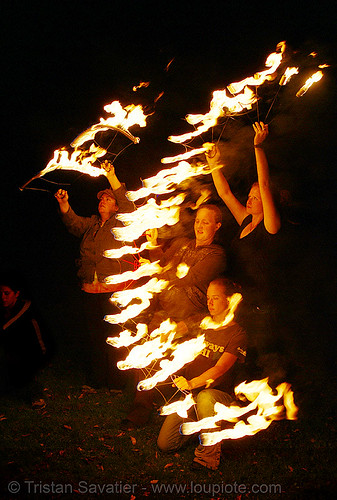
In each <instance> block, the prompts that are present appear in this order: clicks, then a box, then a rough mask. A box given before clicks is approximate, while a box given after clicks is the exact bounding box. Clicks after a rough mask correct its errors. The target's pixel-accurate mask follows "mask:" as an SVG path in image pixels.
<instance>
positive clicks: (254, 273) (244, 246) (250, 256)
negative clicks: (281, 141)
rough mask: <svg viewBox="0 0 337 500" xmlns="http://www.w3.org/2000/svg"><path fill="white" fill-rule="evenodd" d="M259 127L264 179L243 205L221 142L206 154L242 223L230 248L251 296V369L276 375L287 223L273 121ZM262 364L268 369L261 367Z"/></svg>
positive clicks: (234, 270) (246, 311)
mask: <svg viewBox="0 0 337 500" xmlns="http://www.w3.org/2000/svg"><path fill="white" fill-rule="evenodd" d="M253 129H254V132H255V135H254V150H255V158H256V167H257V179H258V181H257V182H256V183H255V184H253V186H252V187H251V189H250V192H249V195H248V201H247V203H246V205H242V204H241V203H240V201H239V200H238V199H237V198H236V197H235V196H234V194H233V193H232V191H231V189H230V187H229V184H228V182H227V179H226V178H225V176H224V175H223V173H222V171H221V167H223V166H224V165H223V163H222V162H221V158H220V152H219V149H218V148H217V146H215V145H213V147H212V148H211V149H209V151H208V153H207V154H206V158H207V161H208V164H209V166H210V168H211V173H212V176H213V180H214V184H215V187H216V189H217V192H218V194H219V196H220V197H221V198H222V200H223V201H224V202H225V204H226V205H227V207H228V209H229V210H230V212H231V213H232V214H233V216H234V218H235V220H236V222H237V223H238V224H239V225H240V230H239V233H238V234H237V236H236V237H235V238H234V239H233V241H232V242H231V244H230V247H229V250H228V254H229V259H228V260H229V266H228V273H229V275H230V276H231V277H233V279H234V280H235V281H237V282H238V283H240V285H242V290H243V295H244V299H245V301H244V307H242V308H241V319H240V321H241V322H242V324H244V325H245V329H246V330H247V332H249V335H250V336H251V339H252V344H253V346H252V349H250V350H249V352H250V358H251V359H252V365H251V371H252V372H253V371H254V372H256V370H257V371H258V372H257V373H255V374H254V377H256V375H259V376H260V375H262V376H267V375H268V376H271V375H272V372H273V371H275V372H276V371H279V368H280V367H277V368H276V365H274V366H273V367H272V372H270V367H268V366H267V364H266V361H267V358H268V356H269V354H270V353H274V355H275V353H276V352H277V350H278V349H279V347H278V343H279V341H278V334H277V333H276V332H277V322H276V315H275V313H276V311H277V304H276V301H275V297H276V295H277V287H278V286H279V283H278V278H277V266H276V265H275V261H276V259H277V258H278V257H277V245H278V241H279V238H278V237H276V234H277V233H278V232H279V230H280V228H281V217H280V213H279V211H278V208H277V203H276V196H275V193H274V190H273V189H272V186H271V181H270V176H269V166H268V161H267V158H266V155H265V152H264V149H263V144H264V141H265V139H266V138H267V136H268V125H266V124H264V123H263V122H259V123H258V122H256V123H255V124H254V125H253ZM256 362H257V365H259V367H258V366H257V365H256ZM268 363H269V362H268ZM261 368H262V370H263V372H262V374H261V373H259V371H260V370H261ZM281 373H282V369H281V370H280V374H281Z"/></svg>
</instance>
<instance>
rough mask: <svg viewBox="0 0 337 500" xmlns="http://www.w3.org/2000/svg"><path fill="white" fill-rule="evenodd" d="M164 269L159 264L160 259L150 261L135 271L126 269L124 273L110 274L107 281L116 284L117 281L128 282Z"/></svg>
mask: <svg viewBox="0 0 337 500" xmlns="http://www.w3.org/2000/svg"><path fill="white" fill-rule="evenodd" d="M161 270H162V267H161V266H160V265H159V261H158V260H157V261H156V262H150V263H146V264H143V265H141V266H140V267H139V268H138V269H136V270H135V271H126V272H125V273H122V274H113V275H111V276H108V277H107V278H106V279H105V281H106V283H108V285H114V284H117V283H126V282H127V281H130V280H131V281H132V280H139V279H140V278H143V277H145V276H153V275H154V274H159V273H160V272H161Z"/></svg>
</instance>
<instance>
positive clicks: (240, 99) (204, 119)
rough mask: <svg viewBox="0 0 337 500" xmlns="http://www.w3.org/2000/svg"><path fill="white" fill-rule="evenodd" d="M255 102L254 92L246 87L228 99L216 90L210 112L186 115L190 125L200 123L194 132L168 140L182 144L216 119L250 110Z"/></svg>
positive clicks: (215, 121)
mask: <svg viewBox="0 0 337 500" xmlns="http://www.w3.org/2000/svg"><path fill="white" fill-rule="evenodd" d="M256 101H257V97H256V96H255V94H254V92H253V91H252V90H251V89H249V88H248V87H245V88H244V91H243V93H241V94H238V95H237V96H234V97H233V96H231V97H229V96H228V95H227V92H226V89H225V90H216V91H215V92H213V99H212V101H211V104H210V111H209V112H208V113H206V114H205V115H188V116H187V117H186V121H187V122H188V123H189V124H190V125H196V124H197V123H202V125H199V127H197V129H196V130H195V131H194V132H190V133H187V134H183V135H179V136H173V135H171V136H170V137H169V138H168V140H169V141H171V142H175V143H179V144H181V143H183V142H186V141H189V140H191V139H193V138H194V137H197V136H199V135H200V134H202V133H203V132H207V130H209V129H210V128H211V127H214V126H215V125H216V124H217V121H218V118H219V117H221V116H223V115H225V114H228V113H226V110H227V111H228V112H229V113H240V112H242V111H244V109H251V108H252V105H253V104H254V103H255V102H256Z"/></svg>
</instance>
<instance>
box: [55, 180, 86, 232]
mask: <svg viewBox="0 0 337 500" xmlns="http://www.w3.org/2000/svg"><path fill="white" fill-rule="evenodd" d="M54 196H55V198H56V199H57V201H58V204H59V209H60V213H61V217H62V221H63V222H64V224H65V225H66V227H67V229H68V231H69V232H70V233H71V234H73V235H74V236H77V237H81V236H83V234H84V233H85V231H86V230H87V229H88V228H89V227H90V226H91V225H92V218H91V217H81V216H80V215H77V214H75V212H74V211H73V209H72V208H71V206H70V205H69V201H68V200H69V196H68V193H67V191H65V190H64V189H59V190H58V191H57V192H56V193H55V195H54Z"/></svg>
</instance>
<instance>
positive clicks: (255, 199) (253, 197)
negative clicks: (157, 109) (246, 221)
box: [246, 185, 263, 215]
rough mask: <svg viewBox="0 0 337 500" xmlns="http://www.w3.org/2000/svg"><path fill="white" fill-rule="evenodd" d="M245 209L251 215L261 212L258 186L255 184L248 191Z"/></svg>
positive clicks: (261, 206)
mask: <svg viewBox="0 0 337 500" xmlns="http://www.w3.org/2000/svg"><path fill="white" fill-rule="evenodd" d="M246 210H247V212H248V213H249V214H252V215H260V214H263V205H262V200H261V193H260V188H259V187H258V186H256V185H254V186H252V188H251V190H250V191H249V195H248V200H247V203H246Z"/></svg>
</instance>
